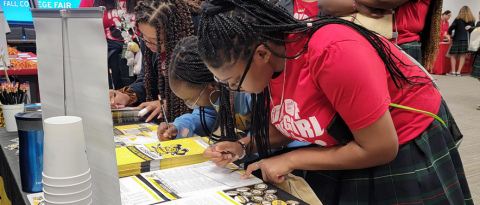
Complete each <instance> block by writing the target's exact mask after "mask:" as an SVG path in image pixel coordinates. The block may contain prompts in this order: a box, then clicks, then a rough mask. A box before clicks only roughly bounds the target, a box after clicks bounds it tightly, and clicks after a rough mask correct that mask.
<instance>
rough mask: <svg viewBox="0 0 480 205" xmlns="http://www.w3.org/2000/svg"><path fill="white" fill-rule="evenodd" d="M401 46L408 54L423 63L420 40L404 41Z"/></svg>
mask: <svg viewBox="0 0 480 205" xmlns="http://www.w3.org/2000/svg"><path fill="white" fill-rule="evenodd" d="M398 46H400V48H402V49H403V50H404V51H405V52H406V53H407V54H408V55H410V56H412V57H413V58H414V59H415V60H417V61H418V62H419V63H422V44H421V43H420V42H418V41H413V42H408V43H404V44H401V45H398Z"/></svg>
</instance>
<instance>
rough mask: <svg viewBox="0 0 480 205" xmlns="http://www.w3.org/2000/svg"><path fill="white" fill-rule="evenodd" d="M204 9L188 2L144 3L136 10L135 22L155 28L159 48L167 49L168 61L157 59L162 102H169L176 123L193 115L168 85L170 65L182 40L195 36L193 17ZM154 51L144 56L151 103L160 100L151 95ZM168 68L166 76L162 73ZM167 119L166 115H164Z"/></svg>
mask: <svg viewBox="0 0 480 205" xmlns="http://www.w3.org/2000/svg"><path fill="white" fill-rule="evenodd" d="M199 12H200V8H199V7H198V6H195V5H194V4H191V3H189V2H186V1H184V0H145V1H141V2H140V3H139V4H138V5H137V7H136V8H135V19H136V24H137V27H138V24H139V23H145V24H148V25H151V26H153V27H155V28H156V29H157V36H156V37H157V47H158V51H160V50H161V45H162V43H163V44H164V47H165V53H164V55H165V60H163V61H162V60H161V59H157V61H160V62H158V63H157V71H158V90H159V93H160V95H161V96H162V99H164V100H165V101H166V105H167V106H166V108H167V110H166V114H167V117H168V121H170V122H171V121H173V120H174V119H175V118H177V117H179V116H181V115H183V114H185V113H189V112H191V110H190V109H189V108H188V107H187V106H186V105H185V103H183V100H181V99H179V98H178V97H177V96H175V95H174V94H172V92H171V90H170V85H169V83H168V69H166V68H168V67H169V64H170V57H171V55H172V51H173V48H174V47H175V45H176V44H177V42H179V41H180V40H181V39H182V38H184V37H187V36H192V35H193V33H194V31H193V20H192V15H193V14H198V13H199ZM162 30H163V32H164V36H165V39H162V40H163V42H161V41H160V39H161V38H160V33H161V31H162ZM152 54H153V53H152V51H150V50H149V49H146V52H145V55H144V61H145V79H147V80H144V83H145V90H146V94H147V101H152V100H154V99H156V96H153V94H152V92H151V86H152V85H150V81H149V80H148V79H150V77H151V76H152V74H153V73H152V72H151V66H152V65H151V62H152V61H151V60H152ZM162 68H165V69H166V70H165V75H164V72H163V71H162ZM164 117H165V116H164Z"/></svg>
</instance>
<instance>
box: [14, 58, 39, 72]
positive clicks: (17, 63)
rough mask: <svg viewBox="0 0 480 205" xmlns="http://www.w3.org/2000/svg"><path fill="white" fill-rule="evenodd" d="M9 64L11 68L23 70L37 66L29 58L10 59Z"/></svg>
mask: <svg viewBox="0 0 480 205" xmlns="http://www.w3.org/2000/svg"><path fill="white" fill-rule="evenodd" d="M10 64H11V65H12V66H13V67H12V68H11V69H12V70H18V71H20V70H23V69H32V68H37V63H36V62H33V61H30V60H19V59H11V60H10Z"/></svg>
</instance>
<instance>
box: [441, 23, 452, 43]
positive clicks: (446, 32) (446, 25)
mask: <svg viewBox="0 0 480 205" xmlns="http://www.w3.org/2000/svg"><path fill="white" fill-rule="evenodd" d="M449 27H450V22H448V21H445V20H444V19H443V18H442V30H441V32H440V42H443V39H444V38H445V37H444V36H443V35H445V34H448V28H449Z"/></svg>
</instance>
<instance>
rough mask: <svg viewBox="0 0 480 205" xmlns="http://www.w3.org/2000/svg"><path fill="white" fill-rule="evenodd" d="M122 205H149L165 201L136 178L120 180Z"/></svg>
mask: <svg viewBox="0 0 480 205" xmlns="http://www.w3.org/2000/svg"><path fill="white" fill-rule="evenodd" d="M120 193H121V198H122V205H149V204H156V203H159V202H163V201H165V200H164V199H162V197H160V196H159V195H158V194H157V193H155V191H153V190H152V189H150V188H149V187H148V186H147V185H146V184H144V183H143V182H142V181H140V179H138V178H137V177H135V176H133V177H125V178H121V179H120Z"/></svg>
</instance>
